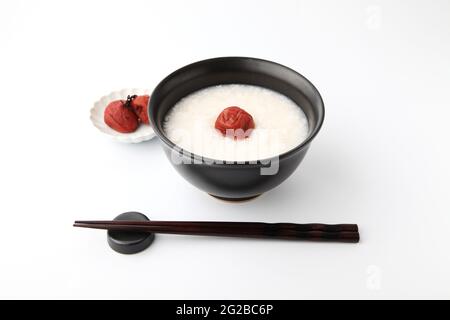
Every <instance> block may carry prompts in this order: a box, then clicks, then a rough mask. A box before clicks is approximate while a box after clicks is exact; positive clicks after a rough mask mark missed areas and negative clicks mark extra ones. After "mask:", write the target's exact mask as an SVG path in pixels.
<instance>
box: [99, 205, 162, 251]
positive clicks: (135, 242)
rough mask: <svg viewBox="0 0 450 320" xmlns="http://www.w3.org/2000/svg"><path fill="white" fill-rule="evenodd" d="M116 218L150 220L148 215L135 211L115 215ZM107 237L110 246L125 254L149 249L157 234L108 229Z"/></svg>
mask: <svg viewBox="0 0 450 320" xmlns="http://www.w3.org/2000/svg"><path fill="white" fill-rule="evenodd" d="M114 220H122V221H150V220H149V219H148V218H147V216H146V215H144V214H142V213H140V212H134V211H132V212H125V213H122V214H120V215H118V216H117V217H115V218H114ZM107 239H108V244H109V246H110V247H111V249H113V250H114V251H116V252H119V253H123V254H134V253H138V252H141V251H144V250H145V249H147V248H148V247H149V246H150V245H151V244H152V242H153V240H154V239H155V234H154V233H149V232H127V231H113V230H108V233H107Z"/></svg>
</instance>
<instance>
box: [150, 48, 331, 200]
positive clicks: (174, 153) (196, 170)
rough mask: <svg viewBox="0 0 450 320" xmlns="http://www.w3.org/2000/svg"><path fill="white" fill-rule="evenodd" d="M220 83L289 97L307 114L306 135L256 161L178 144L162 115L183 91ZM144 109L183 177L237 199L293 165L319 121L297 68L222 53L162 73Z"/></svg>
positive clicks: (319, 105)
mask: <svg viewBox="0 0 450 320" xmlns="http://www.w3.org/2000/svg"><path fill="white" fill-rule="evenodd" d="M220 84H248V85H255V86H260V87H264V88H268V89H271V90H273V91H277V92H279V93H282V94H283V95H285V96H287V97H289V98H290V99H292V100H293V101H294V102H295V103H296V104H297V105H298V106H299V107H300V108H301V109H302V110H303V112H304V113H305V115H306V117H307V119H308V124H309V133H308V136H307V138H306V139H305V140H304V141H303V142H302V143H301V144H300V145H298V146H297V147H295V148H294V149H292V150H290V151H288V152H285V153H283V154H281V155H278V156H276V157H274V158H271V159H262V160H259V161H257V162H256V163H255V162H233V163H228V162H227V163H223V161H220V159H219V160H214V159H209V158H205V157H202V156H201V155H196V154H192V153H189V152H187V151H185V150H182V149H180V148H179V147H177V146H176V145H175V144H174V143H173V142H171V141H170V140H169V139H168V138H167V136H166V134H165V132H164V129H163V123H164V119H165V116H166V115H167V113H168V112H169V110H170V108H172V107H173V106H174V105H175V104H176V103H177V102H178V101H179V100H181V99H182V98H184V97H185V96H187V95H189V94H191V93H193V92H195V91H198V90H201V89H204V88H206V87H210V86H215V85H220ZM148 113H149V119H150V123H151V125H152V126H153V129H154V131H155V133H156V135H157V136H158V138H159V140H160V141H161V143H162V146H163V149H164V152H165V153H166V155H167V157H168V158H169V160H170V162H171V163H172V165H173V166H174V168H175V169H176V170H177V171H178V172H179V173H180V174H181V175H182V176H183V177H184V178H185V179H186V180H187V181H189V182H190V183H191V184H193V185H194V186H196V187H197V188H199V189H201V190H203V191H205V192H207V193H209V194H210V195H212V196H215V197H217V198H220V199H226V200H232V201H239V200H247V199H250V198H252V197H256V196H258V195H260V194H262V193H264V192H266V191H268V190H270V189H272V188H275V187H276V186H278V185H279V184H280V183H282V182H283V181H284V180H286V179H287V178H288V177H289V176H290V175H291V174H292V173H293V172H294V171H295V169H296V168H297V167H298V165H299V164H300V162H301V161H302V160H303V158H304V156H305V154H306V152H307V151H308V148H309V146H310V144H311V142H312V140H313V139H314V137H315V136H316V135H317V133H318V132H319V130H320V128H321V126H322V123H323V120H324V113H325V110H324V104H323V101H322V98H321V96H320V94H319V92H318V91H317V89H316V88H315V87H314V85H313V84H312V83H311V82H310V81H309V80H308V79H306V78H305V77H304V76H302V75H301V74H299V73H298V72H296V71H294V70H292V69H290V68H288V67H285V66H283V65H280V64H278V63H275V62H271V61H267V60H262V59H256V58H247V57H223V58H214V59H208V60H203V61H199V62H196V63H193V64H190V65H187V66H185V67H183V68H181V69H178V70H177V71H175V72H173V73H172V74H170V75H169V76H167V77H166V78H165V79H164V80H162V81H161V82H160V83H159V85H158V86H157V87H156V88H155V90H154V91H153V93H152V95H151V99H150V102H149V106H148Z"/></svg>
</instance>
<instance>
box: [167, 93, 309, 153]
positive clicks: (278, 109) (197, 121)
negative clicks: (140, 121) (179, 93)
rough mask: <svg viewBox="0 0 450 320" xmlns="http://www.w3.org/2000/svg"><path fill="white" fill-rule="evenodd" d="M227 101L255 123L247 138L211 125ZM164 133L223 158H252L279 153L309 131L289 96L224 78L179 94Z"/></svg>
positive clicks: (178, 142) (197, 150)
mask: <svg viewBox="0 0 450 320" xmlns="http://www.w3.org/2000/svg"><path fill="white" fill-rule="evenodd" d="M230 106H237V107H240V108H242V109H244V110H245V111H247V112H248V113H249V114H250V115H251V116H252V117H253V120H254V122H255V129H254V130H253V131H252V133H251V135H250V136H249V137H248V138H246V139H241V140H234V139H231V138H230V137H225V136H223V135H222V133H221V132H220V131H218V130H216V128H215V127H214V125H215V122H216V119H217V117H218V116H219V114H220V113H221V112H222V111H223V110H224V109H225V108H228V107H230ZM164 131H165V133H166V135H167V137H168V138H169V139H170V140H171V141H172V142H173V143H174V144H176V145H177V146H178V147H180V148H182V149H184V150H186V151H189V152H192V153H195V154H197V155H200V156H203V157H207V158H212V159H218V160H224V161H254V160H260V159H266V158H271V157H275V156H277V155H280V154H282V153H284V152H286V151H289V150H291V149H293V148H295V147H296V146H298V145H299V144H301V143H302V142H303V141H304V140H305V139H306V137H307V136H308V121H307V118H306V116H305V114H304V113H303V111H302V110H301V109H300V108H299V107H298V106H297V105H296V104H295V102H294V101H292V100H291V99H289V98H288V97H286V96H284V95H282V94H280V93H278V92H275V91H272V90H269V89H266V88H262V87H258V86H251V85H243V84H227V85H219V86H214V87H209V88H205V89H202V90H199V91H197V92H194V93H192V94H190V95H188V96H186V97H184V98H183V99H181V100H180V101H179V102H178V103H177V104H176V105H175V106H174V107H173V108H172V109H171V110H170V111H169V113H168V114H167V116H166V119H165V121H164Z"/></svg>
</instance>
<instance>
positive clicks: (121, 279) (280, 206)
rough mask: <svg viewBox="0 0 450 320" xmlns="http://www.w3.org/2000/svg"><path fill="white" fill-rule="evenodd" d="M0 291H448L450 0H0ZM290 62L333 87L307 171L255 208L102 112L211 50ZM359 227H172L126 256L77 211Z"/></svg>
mask: <svg viewBox="0 0 450 320" xmlns="http://www.w3.org/2000/svg"><path fill="white" fill-rule="evenodd" d="M0 46H1V47H0V92H1V101H0V139H1V151H0V152H1V158H0V159H1V160H0V164H1V166H0V214H1V220H0V225H1V230H0V297H1V298H149V299H154V298H156V299H162V298H182V299H183V298H269V299H270V298H449V297H450V273H449V269H450V256H449V244H450V236H449V232H450V210H449V209H450V203H449V201H450V200H449V199H450V189H449V179H450V170H449V165H450V152H449V145H450V97H449V89H450V1H377V0H372V1H367V0H364V1H331V0H330V1H241V0H240V1H230V0H227V1H196V0H192V1H158V2H157V1H154V2H150V1H144V0H142V1H85V2H84V1H71V2H68V1H16V0H14V1H12V0H9V1H1V2H0ZM227 55H242V56H254V57H259V58H265V59H269V60H274V61H277V62H280V63H282V64H285V65H287V66H290V67H292V68H294V69H296V70H298V71H299V72H300V73H302V74H304V75H305V76H306V77H308V78H309V79H310V80H311V81H312V82H313V83H314V84H315V85H316V86H317V88H318V89H319V91H320V92H321V94H322V95H323V98H324V101H325V107H326V119H325V123H324V127H323V129H322V131H321V132H320V134H319V135H318V137H317V139H316V140H315V141H314V143H313V145H312V147H311V149H310V151H309V153H308V155H307V156H306V158H305V160H304V162H303V163H302V164H301V166H300V167H299V169H298V170H297V171H296V172H295V173H294V174H293V175H292V177H291V178H289V179H288V180H287V181H286V182H285V183H283V184H282V185H281V186H280V187H278V188H276V189H275V190H272V191H271V192H269V193H267V194H265V195H263V196H261V197H260V198H259V199H257V200H254V201H252V202H248V203H245V204H226V203H223V202H220V201H217V200H215V199H213V198H211V197H209V196H208V195H206V194H204V193H202V192H201V191H198V190H197V189H195V188H194V187H192V186H191V185H189V184H188V183H187V182H185V181H184V180H183V178H181V176H179V175H178V174H177V173H176V172H175V170H174V169H173V168H172V167H171V165H170V164H169V162H168V161H167V159H166V158H165V156H164V155H163V153H162V150H161V148H160V146H159V145H158V141H156V140H153V141H151V142H148V143H141V144H139V145H125V144H120V143H116V142H114V141H112V140H111V139H109V137H107V136H105V135H104V134H102V133H101V132H99V131H98V130H97V129H96V128H94V127H93V126H92V124H91V123H90V120H89V109H90V107H91V106H92V104H93V102H94V101H95V100H96V99H98V98H99V97H100V96H102V95H104V94H108V93H109V92H110V91H112V90H116V89H121V88H127V87H143V88H153V87H154V86H155V85H156V84H157V83H158V81H159V80H161V79H162V78H163V77H164V76H166V75H167V74H168V73H170V72H172V71H174V70H175V69H177V68H179V67H181V66H183V65H185V64H188V63H191V62H194V61H197V60H201V59H204V58H211V57H216V56H227ZM131 210H137V211H141V212H143V213H146V214H147V215H148V216H149V217H150V218H151V219H155V220H230V221H240V220H241V221H265V222H281V221H287V222H298V223H306V222H324V223H345V222H349V223H358V224H359V226H360V230H361V236H362V239H361V243H360V244H358V245H352V244H350V245H347V244H327V243H305V242H284V241H261V240H242V239H226V238H201V237H188V236H164V235H162V236H158V237H157V239H156V240H155V242H154V245H153V246H152V247H151V248H149V249H148V250H147V251H145V252H143V253H140V254H137V255H134V256H123V255H119V254H117V253H115V252H113V251H112V250H111V249H110V248H109V247H108V245H107V243H106V238H105V237H106V236H105V233H104V232H103V231H95V230H81V229H74V228H73V227H72V222H73V220H75V219H111V218H114V217H115V216H116V215H117V214H119V213H121V212H125V211H131Z"/></svg>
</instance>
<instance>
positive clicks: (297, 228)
mask: <svg viewBox="0 0 450 320" xmlns="http://www.w3.org/2000/svg"><path fill="white" fill-rule="evenodd" d="M74 227H81V228H92V229H106V230H119V231H128V232H152V233H166V234H184V235H201V236H226V237H245V238H273V239H292V240H310V241H337V242H351V243H356V242H359V232H358V226H357V225H356V224H337V225H326V224H318V223H312V224H294V223H262V222H207V221H120V220H114V221H75V223H74Z"/></svg>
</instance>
